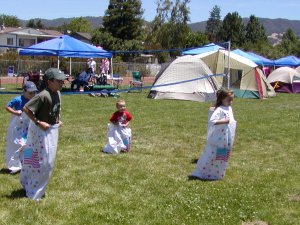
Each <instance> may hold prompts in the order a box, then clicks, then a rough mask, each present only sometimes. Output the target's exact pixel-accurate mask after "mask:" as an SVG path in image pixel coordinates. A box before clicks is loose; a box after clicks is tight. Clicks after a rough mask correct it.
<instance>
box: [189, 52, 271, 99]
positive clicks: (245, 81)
mask: <svg viewBox="0 0 300 225" xmlns="http://www.w3.org/2000/svg"><path fill="white" fill-rule="evenodd" d="M195 57H198V58H200V59H202V60H203V62H205V63H206V64H207V65H208V67H209V68H210V69H211V71H212V72H213V73H215V74H220V73H225V74H227V73H228V68H230V88H232V89H234V93H235V95H236V96H237V97H242V98H268V97H273V96H275V95H276V94H275V91H274V89H273V87H272V86H271V85H270V84H269V82H268V81H267V79H266V78H265V76H264V74H263V72H262V70H261V69H259V67H258V66H257V64H255V63H254V62H252V61H251V60H249V59H247V58H245V57H242V56H240V55H237V54H235V53H234V52H229V51H227V50H222V49H219V50H216V51H210V52H205V53H202V54H199V55H195ZM229 58H230V61H229V62H228V59H229ZM216 79H217V80H218V82H219V83H221V84H222V86H223V87H227V83H228V80H227V77H217V78H216Z"/></svg>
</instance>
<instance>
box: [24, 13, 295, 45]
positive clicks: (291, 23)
mask: <svg viewBox="0 0 300 225" xmlns="http://www.w3.org/2000/svg"><path fill="white" fill-rule="evenodd" d="M83 18H85V19H87V20H89V21H90V22H91V24H92V27H93V29H95V28H97V27H99V26H100V25H101V24H102V22H103V20H102V17H101V16H99V17H93V16H87V17H83ZM72 19H74V18H57V19H53V20H46V19H41V21H42V23H43V24H44V25H45V26H46V27H48V28H49V27H51V28H54V27H59V26H62V25H64V24H69V23H70V22H71V20H72ZM258 19H259V21H260V22H261V23H262V24H263V26H264V27H265V30H266V34H267V36H268V38H269V41H270V43H272V44H276V43H279V42H280V39H281V38H282V34H283V33H284V32H285V31H286V30H287V29H288V28H291V29H292V30H293V31H294V32H295V34H296V35H297V36H298V37H300V20H288V19H268V18H258ZM36 20H37V19H36ZM248 21H249V18H243V22H244V24H245V25H246V24H247V23H248ZM20 22H21V24H22V27H25V26H26V23H28V20H20ZM189 27H190V28H191V29H192V31H205V27H206V21H202V22H197V23H190V24H189Z"/></svg>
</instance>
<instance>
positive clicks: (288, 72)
mask: <svg viewBox="0 0 300 225" xmlns="http://www.w3.org/2000/svg"><path fill="white" fill-rule="evenodd" d="M267 80H268V81H269V82H270V83H273V82H277V81H280V82H283V83H286V84H291V83H293V81H294V80H300V73H299V72H298V71H297V70H295V69H293V68H290V67H286V66H284V67H280V68H278V69H276V70H274V71H273V72H272V73H270V74H269V76H268V78H267Z"/></svg>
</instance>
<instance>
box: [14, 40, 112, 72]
mask: <svg viewBox="0 0 300 225" xmlns="http://www.w3.org/2000/svg"><path fill="white" fill-rule="evenodd" d="M19 55H30V56H57V57H58V60H57V61H58V63H57V67H58V68H59V57H70V64H71V58H112V53H110V52H107V51H105V50H103V49H101V48H98V47H95V46H93V45H90V44H87V43H85V42H82V41H79V40H77V39H75V38H73V37H70V36H68V35H63V36H60V37H57V38H54V39H51V40H48V41H44V42H41V43H39V44H36V45H32V46H30V47H27V48H22V49H21V50H20V51H19ZM111 65H112V64H111ZM70 72H71V68H70Z"/></svg>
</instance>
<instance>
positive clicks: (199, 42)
mask: <svg viewBox="0 0 300 225" xmlns="http://www.w3.org/2000/svg"><path fill="white" fill-rule="evenodd" d="M208 42H209V40H208V37H207V35H206V34H205V33H202V32H200V31H199V32H189V33H188V35H187V37H186V45H185V47H186V48H192V47H199V46H203V45H205V44H207V43H208Z"/></svg>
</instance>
